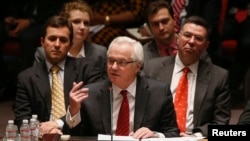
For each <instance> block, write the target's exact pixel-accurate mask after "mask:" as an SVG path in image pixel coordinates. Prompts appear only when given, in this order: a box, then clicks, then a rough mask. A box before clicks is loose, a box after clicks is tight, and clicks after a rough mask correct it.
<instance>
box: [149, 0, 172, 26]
mask: <svg viewBox="0 0 250 141" xmlns="http://www.w3.org/2000/svg"><path fill="white" fill-rule="evenodd" d="M162 8H166V9H168V12H169V14H170V15H171V17H172V18H174V11H173V8H172V6H171V5H170V4H169V3H168V2H166V1H164V0H157V1H153V2H151V3H150V4H149V6H148V7H147V12H146V13H147V15H146V19H147V23H148V22H149V21H148V17H149V16H150V15H152V14H156V13H157V12H158V11H159V10H160V9H162Z"/></svg>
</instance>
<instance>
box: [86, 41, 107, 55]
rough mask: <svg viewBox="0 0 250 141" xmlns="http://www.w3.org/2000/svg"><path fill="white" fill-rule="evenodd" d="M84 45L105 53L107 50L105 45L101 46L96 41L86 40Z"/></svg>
mask: <svg viewBox="0 0 250 141" xmlns="http://www.w3.org/2000/svg"><path fill="white" fill-rule="evenodd" d="M85 45H86V46H88V47H91V49H93V50H98V51H101V52H105V53H106V51H107V48H106V47H105V46H102V45H99V44H96V43H92V42H86V43H85Z"/></svg>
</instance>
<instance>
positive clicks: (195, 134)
mask: <svg viewBox="0 0 250 141" xmlns="http://www.w3.org/2000/svg"><path fill="white" fill-rule="evenodd" d="M193 135H194V136H196V137H203V135H202V133H201V132H196V133H194V134H193Z"/></svg>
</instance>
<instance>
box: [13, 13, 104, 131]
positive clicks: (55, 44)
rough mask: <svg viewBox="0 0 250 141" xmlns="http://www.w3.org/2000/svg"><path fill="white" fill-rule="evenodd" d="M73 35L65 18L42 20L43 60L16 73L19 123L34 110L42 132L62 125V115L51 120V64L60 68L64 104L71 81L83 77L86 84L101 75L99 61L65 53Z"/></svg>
mask: <svg viewBox="0 0 250 141" xmlns="http://www.w3.org/2000/svg"><path fill="white" fill-rule="evenodd" d="M72 38H73V28H72V25H71V23H69V22H68V20H67V19H65V18H63V17H60V16H53V17H51V18H49V19H48V21H47V22H46V23H45V25H44V31H43V35H42V38H41V44H42V46H43V47H44V50H45V55H46V60H44V61H42V62H40V63H37V64H35V65H34V66H32V67H30V68H28V69H26V70H24V71H22V72H21V73H20V74H19V77H18V82H17V93H16V99H15V103H14V113H15V122H16V124H17V125H20V124H21V122H22V120H23V119H30V118H31V115H32V114H37V115H38V120H39V121H41V132H42V133H47V132H49V131H51V130H52V129H53V128H60V127H62V126H63V124H64V121H63V119H64V118H63V117H61V118H60V119H57V120H53V121H52V119H53V116H52V108H51V106H52V98H51V96H52V95H51V91H52V90H51V85H52V84H51V83H52V73H51V68H52V66H55V65H56V66H58V67H59V68H60V71H59V74H58V75H59V76H60V78H61V80H62V82H63V92H64V99H65V105H69V92H70V90H71V88H72V85H73V82H79V81H83V82H84V83H85V84H88V83H92V82H96V81H99V80H100V79H101V78H102V75H103V74H102V71H103V70H102V68H100V67H99V65H98V64H94V63H93V62H91V61H90V60H88V59H75V58H71V57H67V53H68V51H69V49H70V48H71V45H72ZM65 110H66V106H65Z"/></svg>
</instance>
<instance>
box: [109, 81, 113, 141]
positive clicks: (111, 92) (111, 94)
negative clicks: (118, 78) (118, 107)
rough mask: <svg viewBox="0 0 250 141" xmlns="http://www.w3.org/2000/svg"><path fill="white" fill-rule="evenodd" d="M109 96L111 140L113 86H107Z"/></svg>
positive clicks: (111, 130)
mask: <svg viewBox="0 0 250 141" xmlns="http://www.w3.org/2000/svg"><path fill="white" fill-rule="evenodd" d="M109 94H110V95H109V98H110V123H111V125H110V133H111V141H113V88H112V86H111V87H109Z"/></svg>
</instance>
